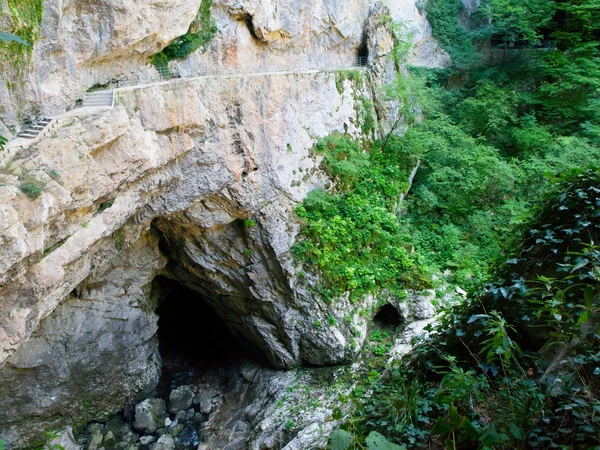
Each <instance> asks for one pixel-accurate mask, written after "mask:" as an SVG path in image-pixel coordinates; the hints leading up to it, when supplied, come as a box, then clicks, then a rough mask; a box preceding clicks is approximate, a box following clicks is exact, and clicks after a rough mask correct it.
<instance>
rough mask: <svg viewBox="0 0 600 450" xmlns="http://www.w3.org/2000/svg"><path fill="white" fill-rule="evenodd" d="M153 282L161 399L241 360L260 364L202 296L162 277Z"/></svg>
mask: <svg viewBox="0 0 600 450" xmlns="http://www.w3.org/2000/svg"><path fill="white" fill-rule="evenodd" d="M154 283H155V286H156V287H157V288H158V289H159V292H162V293H163V300H162V302H160V304H159V306H158V308H157V309H156V313H157V314H158V316H159V319H158V339H159V350H160V355H161V357H162V359H163V370H162V374H161V379H160V382H159V386H158V394H159V395H160V396H163V395H165V396H168V392H169V391H170V390H171V389H173V388H176V387H178V386H181V385H186V384H197V383H199V382H200V383H201V382H205V381H206V378H207V377H208V376H210V374H211V373H214V372H217V371H218V372H220V373H223V372H224V371H225V372H227V371H229V370H237V368H238V366H239V363H240V362H242V361H248V360H251V361H254V362H262V361H260V358H259V357H258V356H257V355H256V353H255V352H254V351H252V350H250V349H249V348H248V347H246V346H245V345H243V344H242V343H240V341H239V340H238V339H236V337H235V336H234V335H233V334H232V333H231V331H230V330H229V328H228V327H227V325H226V324H225V323H224V322H223V320H222V319H221V317H220V316H219V315H218V314H217V312H216V311H215V310H214V308H213V307H212V306H211V305H210V304H209V303H208V302H207V300H206V298H205V297H203V296H202V295H201V294H199V293H198V292H195V291H192V290H191V289H188V288H187V287H185V286H184V285H182V284H180V283H178V282H176V281H173V280H170V279H168V278H165V277H157V278H156V279H155V280H154Z"/></svg>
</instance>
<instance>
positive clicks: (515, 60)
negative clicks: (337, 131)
mask: <svg viewBox="0 0 600 450" xmlns="http://www.w3.org/2000/svg"><path fill="white" fill-rule="evenodd" d="M424 7H425V8H426V9H427V12H428V17H429V19H430V21H431V24H432V27H433V32H434V35H435V36H436V38H437V39H438V41H439V42H440V43H441V44H442V45H443V46H444V48H445V49H446V50H447V51H448V52H449V53H450V54H451V55H452V57H453V61H454V63H453V66H452V67H450V68H448V69H438V70H424V69H417V68H409V71H408V72H409V73H408V76H404V75H403V76H401V77H400V79H399V80H398V81H397V82H396V83H395V85H394V86H391V87H390V88H389V93H390V95H392V96H396V98H400V99H402V100H403V101H404V110H403V112H404V114H405V116H404V119H405V123H406V124H407V125H409V127H408V130H407V131H406V133H405V134H404V136H403V137H402V138H401V139H396V138H392V139H391V140H390V143H391V144H389V147H388V146H387V145H384V144H383V142H374V143H364V142H363V143H361V144H358V143H353V142H351V141H349V140H347V139H345V140H344V139H343V138H342V137H340V136H337V137H334V138H331V139H329V140H327V141H325V142H324V143H323V144H321V145H320V146H319V148H318V150H319V151H322V152H324V154H325V158H324V163H323V168H324V169H325V170H326V171H327V172H328V173H329V174H330V175H331V176H332V178H333V179H334V180H336V183H335V187H334V188H332V189H331V190H329V191H327V192H317V193H313V194H311V196H309V198H308V199H307V201H306V202H305V204H304V205H303V206H302V207H301V208H299V210H298V213H299V215H300V216H301V218H302V219H303V220H304V221H305V224H304V227H303V230H302V236H303V237H304V241H302V243H301V244H300V247H299V248H297V250H298V251H297V253H296V254H297V256H298V257H299V258H300V259H303V260H305V261H307V262H308V263H309V264H308V267H309V268H313V270H314V268H316V269H317V270H318V271H319V272H320V273H321V275H322V277H323V279H324V280H325V281H326V283H327V284H328V289H329V291H328V292H329V293H330V294H333V295H339V294H340V293H341V292H343V291H344V290H348V289H350V290H353V292H355V293H356V292H358V293H364V292H367V291H371V292H372V291H373V290H374V289H377V288H381V287H383V286H385V287H387V288H388V289H391V290H392V291H396V292H399V291H400V290H401V287H405V286H406V285H407V281H409V280H410V281H414V280H418V282H419V283H421V284H422V285H425V284H427V281H426V279H427V276H428V275H429V274H438V276H437V277H435V278H434V279H437V280H439V281H434V283H439V287H444V286H447V283H449V284H450V285H452V284H459V285H460V286H462V287H464V288H468V290H469V291H470V294H469V296H468V298H467V300H465V301H464V302H461V303H460V304H455V305H447V306H444V314H443V318H442V320H441V323H440V324H439V325H437V326H436V328H435V333H433V334H431V335H430V337H429V338H428V339H427V340H425V341H424V342H421V343H420V345H419V346H418V347H417V350H416V351H415V352H413V354H412V355H410V357H408V358H405V360H403V361H402V362H398V363H395V364H394V365H393V366H392V367H386V366H385V364H384V363H382V362H381V361H380V362H379V363H375V365H373V364H372V365H371V366H370V372H369V373H368V376H366V377H365V382H364V384H363V385H362V386H360V387H359V389H358V390H357V391H356V393H355V396H354V402H355V406H356V413H355V417H354V418H353V419H352V420H350V421H348V422H347V423H346V424H345V425H344V426H343V430H344V433H341V434H338V437H339V436H340V435H343V436H344V439H345V441H344V445H340V444H339V442H338V443H337V444H336V445H334V444H335V443H334V442H332V443H331V448H336V449H339V448H344V449H345V448H360V449H364V448H367V443H366V442H365V436H368V435H369V433H371V432H373V431H377V432H379V433H381V434H382V435H383V436H385V437H386V438H387V439H388V440H389V441H391V442H395V443H397V444H401V445H405V446H406V447H407V448H417V447H426V448H449V449H457V448H482V449H492V448H515V449H518V448H565V449H566V448H584V449H585V448H598V447H600V396H599V395H598V388H599V387H600V352H599V349H600V326H599V322H598V319H599V318H598V314H599V313H600V248H599V247H598V241H599V239H600V225H599V224H600V171H599V169H598V166H599V165H600V149H599V148H598V145H599V144H600V135H599V131H600V128H599V125H598V123H599V119H600V109H599V108H598V105H600V102H599V100H600V99H599V92H600V89H599V88H600V84H599V83H600V53H599V52H598V45H599V44H600V42H599V37H600V3H598V2H597V0H555V1H552V0H536V1H532V2H523V1H518V0H487V1H483V2H482V3H481V6H480V8H479V10H478V11H475V12H474V13H473V14H472V15H471V16H470V17H469V18H468V20H467V15H466V12H465V11H464V10H463V7H462V4H461V2H460V1H458V0H429V1H428V2H427V3H426V5H425V6H424ZM414 99H418V102H417V103H418V108H417V109H420V110H422V116H421V117H415V115H414V113H411V111H414V110H415V108H414V107H413V106H414ZM411 102H413V104H412V105H410V103H411ZM382 149H383V152H382ZM382 153H384V154H385V155H384V156H383V157H382ZM414 167H417V170H416V176H415V178H414V180H413V183H412V185H410V184H409V183H407V182H406V181H405V180H407V179H408V174H409V173H410V172H411V170H412V169H413V168H414ZM380 178H381V181H379V179H380ZM404 194H406V196H405V197H404ZM401 197H402V198H403V201H402V202H398V201H397V199H399V198H401ZM378 208H379V209H378ZM377 211H382V212H383V211H385V212H386V213H387V216H385V217H386V220H385V221H384V220H374V219H373V218H371V217H369V215H368V214H369V213H371V214H375V213H376V212H377ZM392 229H393V232H392V233H391V234H390V235H389V236H393V238H392V237H390V238H389V239H387V240H381V241H378V240H374V241H373V240H371V239H370V238H366V239H364V238H361V235H360V234H357V233H358V232H359V231H362V230H369V231H370V232H371V233H374V235H376V236H378V235H379V233H381V230H392ZM374 242H378V243H381V244H383V245H385V246H387V247H388V248H387V249H385V248H384V246H383V245H374V246H372V244H373V243H374ZM413 247H414V252H413V251H412V250H413ZM398 248H401V249H402V250H401V252H402V254H401V259H399V261H405V262H410V263H409V264H408V263H404V264H397V265H392V264H391V261H395V260H394V259H393V258H389V255H391V254H394V252H395V251H397V249H398ZM372 249H373V250H374V251H371V250H372ZM407 250H409V251H407ZM407 257H408V258H409V259H406V258H407ZM392 267H393V268H394V269H397V270H396V271H391V270H390V269H391V268H392ZM359 268H361V269H362V268H367V270H365V271H359V270H358V269H359ZM351 269H355V270H351ZM348 273H351V274H352V277H348V276H347V275H346V274H348ZM373 273H377V274H385V276H383V277H380V278H377V277H375V278H373V276H372V274H373ZM442 274H443V275H442ZM419 275H421V277H419ZM369 280H375V281H374V282H371V283H369ZM396 283H400V286H398V284H396ZM440 292H442V291H440ZM442 293H443V292H442ZM377 364H381V365H380V366H379V367H377ZM377 373H380V374H382V375H381V376H374V374H377ZM365 392H372V394H370V395H364V393H365Z"/></svg>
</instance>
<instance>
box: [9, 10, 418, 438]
mask: <svg viewBox="0 0 600 450" xmlns="http://www.w3.org/2000/svg"><path fill="white" fill-rule="evenodd" d="M125 3H126V4H123V5H120V6H119V7H117V6H115V4H114V2H108V1H100V2H96V3H94V5H91V4H86V3H85V2H78V3H77V5H75V4H74V3H73V4H72V3H69V2H66V3H65V2H62V3H61V2H56V1H54V0H49V1H46V2H44V6H45V8H44V16H43V23H42V30H41V38H40V40H39V41H38V43H36V45H35V47H34V49H33V59H32V63H31V69H32V70H31V72H30V74H29V75H28V78H27V79H26V80H21V81H22V83H21V84H20V85H19V86H20V87H19V89H21V91H22V92H21V94H22V95H19V96H18V97H19V99H20V100H19V105H20V106H19V108H21V107H23V108H24V109H25V110H26V111H29V112H34V109H35V108H34V106H33V105H37V106H36V108H37V107H39V108H40V109H41V110H42V111H44V112H50V113H62V112H63V111H65V110H66V109H69V108H70V107H71V106H72V105H73V104H74V101H75V100H76V99H77V98H80V97H81V96H82V94H83V92H84V91H85V90H86V89H87V88H89V87H90V86H92V85H93V84H96V83H105V82H107V81H109V80H110V79H112V78H123V77H127V78H129V80H130V81H132V82H134V83H141V82H142V81H144V80H151V79H153V77H155V76H156V72H155V69H154V68H153V67H152V66H150V65H149V64H148V63H147V61H148V59H147V58H148V56H149V55H151V54H153V53H155V52H157V51H159V50H160V49H161V48H163V47H164V46H165V45H167V44H168V43H169V42H170V41H171V40H172V39H173V38H174V37H176V36H178V35H181V34H183V33H184V32H185V30H186V29H187V28H188V26H189V24H190V22H191V21H192V20H193V18H194V16H195V14H196V12H197V10H198V6H199V2H198V1H196V2H181V1H179V0H168V1H166V2H164V1H163V2H154V3H152V4H151V6H152V7H151V8H150V7H148V5H147V3H146V4H144V5H141V4H140V3H139V2H125ZM184 3H185V4H184ZM142 6H144V7H143V8H142ZM413 9H414V11H413ZM91 11H93V14H91ZM407 11H408V14H409V15H410V14H417V12H416V11H417V10H416V8H412V7H411V8H408V9H402V8H398V5H391V9H387V8H385V7H383V6H376V7H374V2H372V1H371V0H353V1H351V2H346V3H344V4H340V3H339V2H332V1H330V0H311V1H310V2H309V3H308V4H302V5H300V4H298V5H295V4H294V5H291V4H287V3H286V4H283V3H281V2H279V1H276V0H273V1H269V0H264V1H241V2H240V1H235V2H233V1H230V0H222V1H216V2H215V4H214V7H213V11H212V14H213V17H214V19H215V21H216V23H217V27H218V29H219V31H218V33H217V35H216V37H215V38H214V39H213V41H211V43H210V46H209V49H208V51H207V52H206V53H204V54H202V53H201V52H200V51H197V52H195V53H193V54H192V55H190V56H189V57H188V58H187V59H185V60H183V61H179V62H172V63H171V68H172V70H174V71H176V72H178V73H179V74H181V75H184V76H186V77H187V78H183V79H178V80H173V81H170V82H165V83H152V84H147V85H138V86H133V87H127V88H121V89H119V90H118V91H117V93H116V105H115V107H114V108H96V109H80V110H73V111H70V112H68V113H66V114H61V115H60V116H59V117H58V118H57V119H55V120H54V121H53V122H52V127H49V129H48V130H47V131H46V132H44V135H43V136H41V137H40V138H38V139H35V140H32V141H30V142H28V143H27V144H25V145H24V146H23V148H18V147H16V146H12V147H11V149H10V150H9V151H8V152H6V153H4V154H3V155H2V157H1V162H2V164H3V166H2V169H0V245H1V246H2V249H3V254H2V256H3V257H2V259H1V260H0V438H1V439H4V440H6V441H7V442H8V443H9V444H10V445H11V446H12V447H13V448H17V449H18V448H26V447H27V446H28V445H29V444H30V443H31V442H32V441H33V440H35V439H36V438H37V437H38V436H39V435H40V433H41V432H42V430H44V429H54V430H57V429H61V428H63V427H64V426H67V425H68V426H74V427H76V428H81V427H83V426H84V425H85V424H86V423H88V422H90V421H105V420H107V419H108V418H109V417H110V415H111V414H113V413H114V412H116V411H118V410H120V409H121V408H123V407H124V406H125V407H126V409H127V408H131V407H132V405H135V404H136V402H139V401H141V400H143V399H144V398H146V397H147V396H148V395H149V394H150V393H151V392H152V391H153V389H154V388H155V387H156V385H157V383H158V377H159V374H160V368H161V356H160V354H159V350H158V341H157V336H156V331H157V320H158V316H157V314H156V308H157V306H158V305H159V303H160V302H162V301H164V300H165V298H166V296H167V293H166V292H164V291H163V289H162V288H161V284H160V283H157V282H156V280H157V277H159V276H160V277H163V278H168V279H171V280H175V281H177V282H178V283H180V284H182V285H185V286H186V287H187V288H189V289H191V290H192V291H195V292H197V293H198V294H200V295H201V296H202V297H203V298H204V299H206V302H207V303H209V304H210V306H212V307H213V308H214V309H215V311H216V312H217V313H218V315H219V316H220V317H221V319H223V321H224V323H225V324H226V326H227V327H228V328H229V329H230V330H231V332H232V333H233V334H234V335H236V336H237V337H238V338H240V340H243V341H244V342H246V343H247V345H248V347H250V348H252V349H254V350H255V351H257V352H259V353H261V354H262V355H264V357H265V359H266V360H267V361H268V362H269V363H270V365H272V366H274V367H277V368H290V367H296V366H299V365H301V364H310V365H328V364H337V363H343V362H348V361H350V360H351V359H352V358H353V357H354V356H355V355H356V354H357V353H358V351H359V350H360V348H361V346H362V343H363V341H364V339H365V336H366V334H367V330H368V326H369V322H370V320H371V317H372V315H373V314H374V312H375V311H374V305H375V304H378V302H379V301H380V300H378V299H376V298H374V297H368V298H365V299H364V300H363V301H361V302H355V301H351V300H350V299H349V297H345V298H341V299H339V300H338V301H337V302H333V303H326V302H325V301H323V300H322V299H321V298H320V297H319V295H318V294H316V292H317V289H316V287H317V286H318V279H316V278H315V277H314V276H310V275H307V274H305V273H303V272H301V271H299V270H297V267H296V263H295V261H294V259H293V258H292V256H291V254H290V249H291V248H292V246H293V245H294V243H295V239H296V235H297V233H298V229H299V223H298V221H297V220H296V218H295V216H294V212H293V210H294V207H295V206H296V205H297V204H298V203H299V202H301V201H302V200H303V199H304V198H305V196H306V194H307V193H308V192H309V191H311V190H313V189H315V188H320V187H328V186H330V183H331V182H330V180H328V179H327V178H326V177H325V175H324V174H323V173H322V172H321V171H320V170H319V165H320V160H319V157H317V156H315V155H314V154H312V153H311V152H310V149H311V148H312V146H313V145H314V143H315V142H316V140H317V139H318V138H320V137H324V136H326V135H328V134H330V133H332V132H334V131H339V132H344V133H347V134H348V135H350V136H354V137H356V138H358V137H360V130H361V127H362V123H361V121H363V120H364V111H363V109H364V107H363V106H362V104H361V105H358V102H359V101H360V99H361V98H367V99H370V100H375V98H374V97H376V96H377V94H378V92H379V88H380V87H381V85H382V84H383V83H384V82H385V80H388V79H390V77H391V76H392V75H391V74H393V73H394V71H395V70H396V69H397V68H396V67H394V65H393V64H392V65H391V66H390V63H389V56H390V52H391V50H392V48H393V45H394V41H393V38H392V37H391V34H390V33H391V30H390V28H389V26H390V24H389V20H387V18H386V17H385V16H386V15H388V13H389V14H390V15H391V16H393V17H396V16H398V15H402V14H406V13H407ZM401 13H402V14H401ZM367 17H370V22H369V23H370V25H368V26H367V27H366V30H367V34H368V37H367V38H366V39H365V36H364V35H363V31H364V29H365V28H364V23H365V20H367ZM403 17H404V16H403ZM419 17H420V16H419ZM132 18H135V20H137V21H138V22H137V23H136V24H135V25H133V24H132V23H131V20H132ZM386 23H387V25H385V26H384V24H386ZM424 23H425V22H423V21H421V22H419V24H420V25H418V26H417V27H422V26H423V24H424ZM419 29H421V28H419ZM425 35H426V32H424V34H423V36H425ZM365 42H366V43H367V45H368V49H369V56H370V61H371V70H370V73H369V76H368V77H361V81H358V80H357V79H356V78H355V79H354V81H351V80H349V79H345V78H353V77H343V76H338V75H337V74H336V73H335V72H324V71H314V70H304V69H312V68H315V67H327V68H333V67H336V66H342V67H348V66H352V65H354V58H355V56H356V55H357V51H358V48H359V47H361V46H363V44H364V43H365ZM413 57H414V58H416V59H418V56H415V55H413ZM285 69H293V71H290V72H278V73H268V72H267V71H269V70H276V71H281V70H285ZM249 72H256V73H253V74H251V73H249ZM2 73H3V75H0V78H1V77H3V76H4V77H7V76H10V71H5V72H2ZM204 73H218V74H224V73H238V75H219V76H208V77H206V76H202V77H196V78H193V77H192V76H194V75H199V74H204ZM239 73H245V74H246V75H239ZM342 80H344V81H342ZM367 80H368V81H367ZM3 81H5V80H3ZM0 86H2V87H1V88H0V98H2V100H3V102H2V104H3V105H5V107H6V109H4V110H2V111H0V115H2V117H3V118H4V119H7V121H8V122H10V123H11V124H13V125H14V124H16V123H17V116H18V115H19V114H20V113H17V112H16V111H18V110H19V111H20V109H19V108H16V107H15V104H16V103H15V101H16V100H15V98H16V97H14V96H13V94H14V93H13V92H7V91H3V90H2V89H5V87H6V86H8V84H7V83H4V82H3V83H0ZM13 86H14V84H13ZM5 99H6V100H7V101H6V102H4V100H5ZM11 102H12V103H11ZM377 105H378V115H379V118H380V119H381V120H382V122H383V121H385V120H387V119H389V117H388V116H389V114H388V113H389V111H391V109H390V107H389V105H387V106H386V105H385V104H383V103H381V102H380V103H377ZM396 106H397V105H396ZM393 107H394V105H392V108H393ZM386 108H387V109H386ZM359 109H360V110H361V114H358V113H357V110H359ZM367 113H368V114H371V113H373V112H372V111H369V112H367ZM380 130H385V127H384V126H383V125H382V126H381V127H380ZM282 376H283V375H282ZM275 378H276V377H275ZM275 378H273V379H275ZM269 380H271V379H270V378H269ZM269 382H270V381H269ZM264 386H265V384H264V383H262V384H260V383H259V384H257V385H255V387H256V389H257V391H256V392H254V394H252V395H256V396H257V397H259V390H260V389H264ZM244 392H246V391H244ZM248 395H250V394H248ZM277 395H278V396H279V391H278V393H277ZM263 397H264V396H263ZM274 398H280V397H276V396H274V395H273V396H270V397H264V398H263V400H264V402H263V403H261V402H256V404H255V405H254V406H253V407H254V408H258V407H259V406H257V405H263V406H262V407H261V408H268V409H271V410H272V408H273V405H269V404H268V402H269V401H272V400H273V399H274ZM232 402H233V400H232ZM232 404H233V403H232ZM199 405H200V406H199V407H200V409H201V410H202V407H203V406H202V404H201V403H199ZM213 406H214V405H213ZM204 409H205V410H208V411H209V410H210V409H211V406H210V404H209V403H206V402H205V404H204ZM262 412H263V411H262V410H259V409H257V410H255V411H254V412H248V414H249V416H250V417H252V418H253V419H252V420H253V422H252V424H253V427H254V426H259V425H257V424H260V428H261V429H263V430H271V431H272V433H271V431H269V433H270V434H271V436H273V435H276V436H277V437H276V438H273V442H278V443H281V442H284V441H285V440H286V439H287V440H292V442H294V441H296V443H295V444H294V445H295V446H294V445H292V447H289V448H298V449H300V448H309V447H306V445H308V444H307V442H309V441H310V442H313V441H315V439H316V440H317V441H318V440H319V439H320V440H322V438H323V437H322V436H318V439H317V437H315V436H316V431H315V430H316V429H317V428H318V427H319V426H321V424H322V423H323V420H321V419H319V420H316V419H315V420H313V419H310V418H307V419H306V420H307V423H306V424H304V425H303V426H305V428H303V429H297V430H295V431H297V432H298V434H297V436H295V435H292V434H291V433H288V432H286V427H285V426H284V425H282V424H281V423H280V422H279V421H277V423H274V422H273V421H272V420H271V419H268V417H266V416H264V415H262ZM271 412H272V413H273V414H275V413H274V412H273V411H271ZM207 414H208V413H207ZM213 417H215V418H214V421H215V424H218V423H220V422H219V420H220V419H218V417H223V415H221V416H219V415H215V416H213ZM269 420H271V421H270V422H269ZM215 426H216V425H215ZM328 426H329V425H328ZM310 427H312V428H310ZM242 428H243V427H242ZM252 430H255V428H243V433H242V435H243V436H244V439H246V438H248V439H249V436H250V434H251V432H252V433H254V431H252ZM307 430H308V431H307ZM311 430H312V431H311ZM105 431H106V430H105ZM287 431H289V430H287ZM111 432H112V431H111ZM129 432H130V431H128V433H129ZM131 433H133V431H131ZM217 434H218V433H217ZM106 435H107V433H104V434H103V433H100V434H98V433H96V436H97V439H100V440H102V439H105V438H106ZM267 435H268V433H267V434H261V433H259V432H256V433H255V434H253V435H252V436H250V437H252V439H254V441H255V442H256V445H255V447H252V448H257V449H260V448H269V446H271V447H272V443H271V441H269V439H270V438H267V437H265V436H267ZM131 436H133V435H131ZM131 436H129V437H130V438H131ZM282 436H283V437H282ZM132 439H133V438H132ZM215 439H217V438H215ZM311 439H312V440H313V441H311ZM217 441H218V440H216V441H215V442H217ZM315 442H316V441H315ZM319 442H320V441H319ZM147 444H150V441H148V442H147ZM159 444H160V445H163V444H164V445H167V446H169V445H170V442H167V443H165V442H162V443H160V442H152V445H159ZM215 445H217V444H215ZM273 445H274V444H273ZM277 445H278V444H277ZM290 445H291V444H290ZM311 445H312V444H311ZM156 448H159V447H156Z"/></svg>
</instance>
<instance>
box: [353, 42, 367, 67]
mask: <svg viewBox="0 0 600 450" xmlns="http://www.w3.org/2000/svg"><path fill="white" fill-rule="evenodd" d="M368 58H369V47H368V46H367V43H366V42H363V43H362V44H361V45H360V47H358V50H357V52H356V61H357V65H358V66H360V67H362V66H366V65H367V59H368Z"/></svg>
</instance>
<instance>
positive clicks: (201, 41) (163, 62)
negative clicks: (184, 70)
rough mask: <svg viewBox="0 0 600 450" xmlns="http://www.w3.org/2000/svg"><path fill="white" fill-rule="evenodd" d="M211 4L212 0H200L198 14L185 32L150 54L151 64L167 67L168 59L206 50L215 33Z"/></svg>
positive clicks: (184, 56)
mask: <svg viewBox="0 0 600 450" xmlns="http://www.w3.org/2000/svg"><path fill="white" fill-rule="evenodd" d="M212 6H213V0H202V2H201V3H200V9H199V10H198V14H197V16H196V18H195V19H194V21H193V22H192V24H191V25H190V28H189V30H188V31H187V33H186V34H184V35H183V36H180V37H178V38H177V39H175V40H174V41H173V42H171V44H169V45H168V46H167V47H165V48H164V49H163V50H162V51H161V52H160V53H157V54H156V55H153V56H152V59H151V60H152V64H154V66H155V67H157V68H160V67H167V66H168V62H169V61H170V60H173V59H184V58H186V57H187V56H188V55H190V54H191V53H193V52H195V51H196V50H198V49H201V51H202V52H205V51H206V49H207V48H208V44H209V42H210V41H211V40H212V38H213V37H214V36H215V34H216V33H217V26H216V24H215V21H214V19H213V18H212V16H211V13H210V11H211V8H212Z"/></svg>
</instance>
